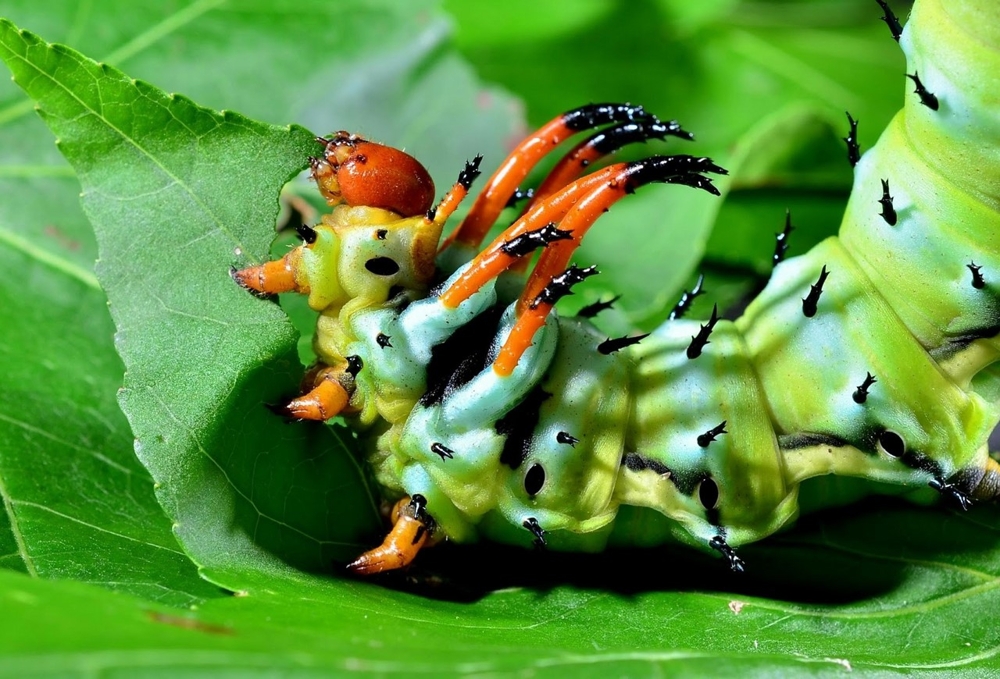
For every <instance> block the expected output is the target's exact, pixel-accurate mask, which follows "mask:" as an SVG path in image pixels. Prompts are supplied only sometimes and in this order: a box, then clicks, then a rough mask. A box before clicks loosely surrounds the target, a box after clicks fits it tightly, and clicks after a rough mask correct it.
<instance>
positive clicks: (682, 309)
mask: <svg viewBox="0 0 1000 679" xmlns="http://www.w3.org/2000/svg"><path fill="white" fill-rule="evenodd" d="M704 282H705V275H704V274H699V276H698V282H697V283H695V284H694V287H693V288H691V292H688V291H687V290H685V291H684V292H683V294H681V298H680V299H679V300H677V304H675V305H674V308H673V309H672V310H671V311H670V320H671V321H676V320H677V319H678V318H683V317H684V314H686V313H687V312H688V311H690V310H691V304H693V303H694V300H695V298H696V297H697V296H698V295H702V294H704V293H705V291H704V290H702V288H701V284H702V283H704Z"/></svg>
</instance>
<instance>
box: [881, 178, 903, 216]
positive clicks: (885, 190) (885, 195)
mask: <svg viewBox="0 0 1000 679" xmlns="http://www.w3.org/2000/svg"><path fill="white" fill-rule="evenodd" d="M878 202H879V205H881V206H882V214H881V215H880V216H881V217H882V219H884V220H885V223H886V224H888V225H889V226H896V221H897V220H898V217H897V215H896V208H894V207H893V206H892V196H890V195H889V180H888V179H883V180H882V197H881V198H879V199H878Z"/></svg>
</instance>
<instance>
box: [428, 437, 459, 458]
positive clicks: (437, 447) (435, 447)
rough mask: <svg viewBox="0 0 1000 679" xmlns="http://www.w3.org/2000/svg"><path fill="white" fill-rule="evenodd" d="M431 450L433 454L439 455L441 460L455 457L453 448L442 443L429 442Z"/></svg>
mask: <svg viewBox="0 0 1000 679" xmlns="http://www.w3.org/2000/svg"><path fill="white" fill-rule="evenodd" d="M431 452H432V453H434V454H435V455H438V456H440V457H441V461H442V462H444V461H445V460H450V459H452V458H453V457H455V451H454V450H452V449H451V448H449V447H448V446H446V445H444V444H443V443H438V442H437V441H434V442H433V443H431Z"/></svg>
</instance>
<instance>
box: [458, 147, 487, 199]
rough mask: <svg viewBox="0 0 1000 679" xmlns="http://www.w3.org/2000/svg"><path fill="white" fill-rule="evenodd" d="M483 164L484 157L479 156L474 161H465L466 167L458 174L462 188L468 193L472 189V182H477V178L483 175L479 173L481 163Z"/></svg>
mask: <svg viewBox="0 0 1000 679" xmlns="http://www.w3.org/2000/svg"><path fill="white" fill-rule="evenodd" d="M481 162H483V157H482V156H481V155H477V156H476V157H475V158H473V159H472V161H471V162H470V161H468V160H467V161H465V167H464V168H462V171H461V172H459V173H458V183H459V184H461V186H462V188H463V189H465V190H466V191H468V190H469V189H470V188H471V187H472V182H474V181H476V178H477V177H479V175H480V174H482V173H481V172H480V171H479V163H481Z"/></svg>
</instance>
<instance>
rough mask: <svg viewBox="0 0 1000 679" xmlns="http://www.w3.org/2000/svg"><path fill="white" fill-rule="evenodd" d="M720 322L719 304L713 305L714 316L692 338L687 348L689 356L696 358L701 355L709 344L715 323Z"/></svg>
mask: <svg viewBox="0 0 1000 679" xmlns="http://www.w3.org/2000/svg"><path fill="white" fill-rule="evenodd" d="M718 322H719V305H718V304H713V305H712V317H711V318H710V319H708V323H706V324H705V325H703V326H701V328H700V329H699V330H698V334H697V335H695V336H694V337H692V338H691V344H689V345H688V348H687V357H688V358H689V359H695V358H698V357H699V356H701V352H702V350H703V349H704V348H705V345H706V344H708V343H709V342H708V338H709V335H711V334H712V331H713V330H714V329H715V324H716V323H718Z"/></svg>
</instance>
